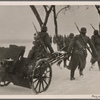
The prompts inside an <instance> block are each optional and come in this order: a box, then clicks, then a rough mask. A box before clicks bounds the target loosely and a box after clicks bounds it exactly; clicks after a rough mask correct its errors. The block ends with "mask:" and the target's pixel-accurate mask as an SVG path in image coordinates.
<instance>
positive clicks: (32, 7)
mask: <svg viewBox="0 0 100 100" xmlns="http://www.w3.org/2000/svg"><path fill="white" fill-rule="evenodd" d="M30 7H31V9H32V11H33V13H34V15H35V17H36V19H37V20H38V22H39V25H40V27H41V26H42V25H43V22H42V19H41V17H40V15H39V13H38V11H37V9H36V8H35V6H34V5H30Z"/></svg>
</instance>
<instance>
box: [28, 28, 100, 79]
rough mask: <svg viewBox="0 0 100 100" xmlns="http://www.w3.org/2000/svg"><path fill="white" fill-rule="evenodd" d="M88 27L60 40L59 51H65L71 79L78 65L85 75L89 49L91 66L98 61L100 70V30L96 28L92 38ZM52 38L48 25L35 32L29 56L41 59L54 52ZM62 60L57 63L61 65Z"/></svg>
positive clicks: (80, 72) (81, 72)
mask: <svg viewBox="0 0 100 100" xmlns="http://www.w3.org/2000/svg"><path fill="white" fill-rule="evenodd" d="M86 33H87V29H86V28H85V27H82V28H81V29H80V30H79V34H78V35H75V36H74V34H73V33H70V34H69V36H67V37H66V38H64V39H63V42H60V41H59V42H58V43H57V45H58V47H60V45H59V44H61V45H62V46H61V47H60V48H59V49H58V50H59V51H64V52H65V57H64V59H63V61H64V67H67V68H69V69H70V80H75V77H74V76H75V70H76V68H77V67H78V69H79V74H80V76H81V77H83V70H84V68H85V66H86V58H87V50H89V52H90V53H91V60H90V62H91V66H93V65H94V63H95V62H96V61H97V62H98V66H99V70H100V35H99V32H98V30H94V32H93V35H92V36H91V38H90V37H89V36H87V35H86ZM51 43H52V41H51V38H50V36H49V34H48V33H47V27H46V26H42V27H41V32H38V33H36V34H34V41H33V47H32V50H30V52H29V55H28V58H31V59H32V58H36V60H37V59H39V58H38V57H40V55H42V56H41V57H46V56H47V54H48V50H49V53H50V54H51V55H52V54H54V53H55V52H54V50H53V48H52V46H51ZM69 57H70V62H69V65H68V66H67V65H66V60H67V59H68V58H69ZM61 62H62V61H59V62H58V63H57V65H59V66H60V64H61ZM91 68H93V67H91Z"/></svg>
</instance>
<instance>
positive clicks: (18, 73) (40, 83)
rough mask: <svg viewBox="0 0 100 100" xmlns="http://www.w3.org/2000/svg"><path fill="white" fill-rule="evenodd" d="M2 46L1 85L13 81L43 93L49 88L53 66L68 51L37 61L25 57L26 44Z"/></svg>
mask: <svg viewBox="0 0 100 100" xmlns="http://www.w3.org/2000/svg"><path fill="white" fill-rule="evenodd" d="M1 49H2V48H0V86H1V87H3V86H7V85H9V84H10V83H13V84H14V85H17V86H22V87H26V88H29V89H33V91H34V92H35V93H41V92H44V91H46V90H47V89H48V87H49V85H50V83H51V79H52V68H51V66H52V65H53V64H54V63H56V62H58V61H60V60H63V59H64V57H65V55H66V53H53V54H52V55H49V56H48V57H45V58H41V59H38V60H37V61H35V60H34V58H33V59H29V58H25V57H24V56H23V55H24V52H25V46H17V45H10V46H9V48H5V49H4V50H1Z"/></svg>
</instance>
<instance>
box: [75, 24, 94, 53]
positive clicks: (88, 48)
mask: <svg viewBox="0 0 100 100" xmlns="http://www.w3.org/2000/svg"><path fill="white" fill-rule="evenodd" d="M75 26H76V28H77V30H78V31H79V33H80V30H79V28H78V26H77V24H76V23H75ZM80 35H81V33H80ZM81 37H82V39H83V42H84V43H85V45H86V48H87V50H88V51H89V52H90V54H91V55H93V54H92V52H91V50H90V47H89V46H88V45H87V43H86V41H85V39H84V37H83V36H82V35H81Z"/></svg>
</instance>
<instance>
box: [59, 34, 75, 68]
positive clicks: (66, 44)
mask: <svg viewBox="0 0 100 100" xmlns="http://www.w3.org/2000/svg"><path fill="white" fill-rule="evenodd" d="M73 38H74V34H73V33H70V34H69V36H68V37H67V38H65V39H64V43H63V47H64V48H63V49H62V51H65V52H67V49H68V47H69V45H70V43H71V41H72V39H73ZM63 61H64V68H67V64H66V58H65V59H64V60H63ZM61 62H62V60H61V61H59V62H58V63H57V65H58V66H60V64H61Z"/></svg>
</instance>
